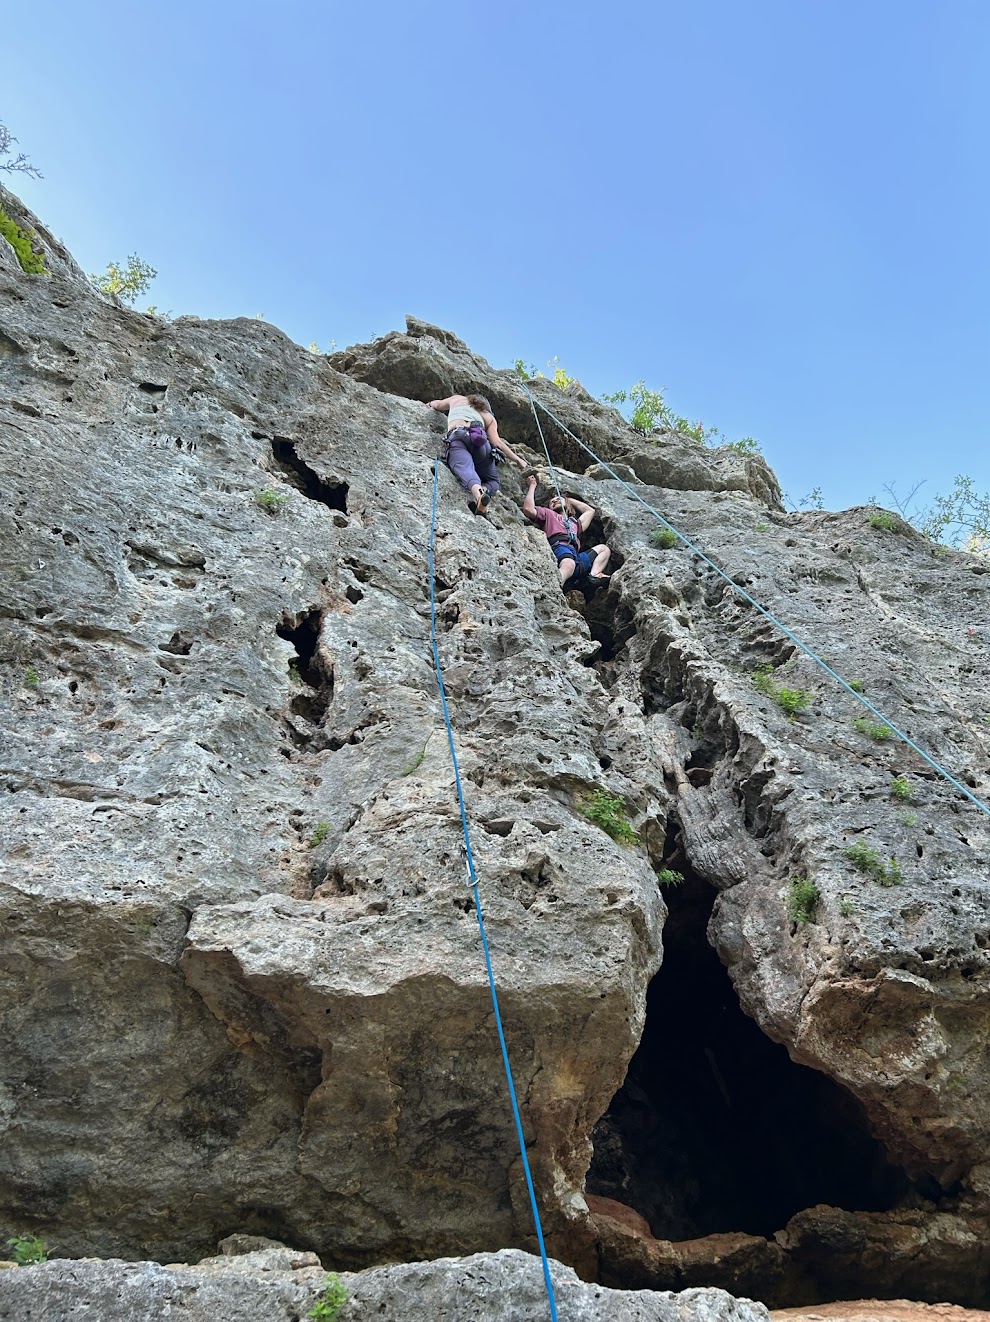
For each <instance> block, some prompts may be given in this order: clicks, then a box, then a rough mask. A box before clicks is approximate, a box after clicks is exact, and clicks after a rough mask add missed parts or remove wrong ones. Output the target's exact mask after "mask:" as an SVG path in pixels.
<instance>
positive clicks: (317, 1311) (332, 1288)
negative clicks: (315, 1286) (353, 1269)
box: [306, 1272, 350, 1322]
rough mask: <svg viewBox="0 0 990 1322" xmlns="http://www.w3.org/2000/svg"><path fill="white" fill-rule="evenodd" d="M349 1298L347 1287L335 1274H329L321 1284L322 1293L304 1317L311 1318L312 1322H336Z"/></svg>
mask: <svg viewBox="0 0 990 1322" xmlns="http://www.w3.org/2000/svg"><path fill="white" fill-rule="evenodd" d="M349 1298H350V1295H349V1294H348V1291H347V1286H346V1285H345V1284H344V1282H343V1281H342V1280H341V1279H340V1277H339V1276H337V1275H336V1273H334V1272H330V1273H328V1275H327V1277H326V1279H325V1280H324V1282H323V1293H322V1294H321V1295H320V1297H319V1299H317V1301H316V1303H315V1304H314V1305H313V1307H312V1308H311V1309H310V1310H309V1312H308V1313H307V1314H306V1316H307V1317H311V1318H313V1322H336V1319H337V1318H338V1317H339V1316H340V1310H341V1309H342V1308H343V1307H344V1305H345V1304H346V1303H347V1301H348V1299H349Z"/></svg>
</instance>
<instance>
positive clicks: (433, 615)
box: [429, 460, 557, 1322]
mask: <svg viewBox="0 0 990 1322" xmlns="http://www.w3.org/2000/svg"><path fill="white" fill-rule="evenodd" d="M439 485H440V464H439V461H438V460H435V461H434V464H433V508H432V512H431V515H430V556H429V566H430V645H431V648H432V652H433V669H434V670H435V671H436V676H437V685H438V686H439V689H440V707H441V710H442V711H443V720H444V725H445V726H446V727H447V743H448V745H449V747H450V760H451V762H452V763H453V765H454V786H455V788H456V790H457V803H458V806H459V808H460V813H461V831H462V832H463V835H464V858H465V862H466V865H467V884H468V886H469V887H470V889H471V891H472V892H473V896H474V911H475V913H476V914H477V915H478V930H479V932H480V933H481V948H482V950H483V951H484V954H485V970H486V972H487V974H488V989H489V991H490V992H491V998H492V1010H493V1012H494V1015H495V1027H496V1029H497V1031H498V1041H499V1046H500V1047H501V1049H502V1065H503V1068H504V1070H505V1080H506V1083H507V1085H508V1089H509V1101H510V1102H511V1104H512V1117H513V1120H514V1121H515V1126H516V1135H517V1137H518V1139H519V1153H520V1156H521V1157H522V1167H523V1172H524V1174H525V1176H526V1188H527V1190H528V1192H529V1204H530V1207H531V1209H532V1212H533V1224H534V1226H535V1227H536V1241H537V1243H538V1244H539V1246H540V1260H541V1261H542V1263H543V1282H544V1284H545V1286H546V1291H547V1300H548V1301H549V1304H550V1319H551V1322H557V1302H556V1299H555V1298H554V1292H553V1281H552V1280H551V1279H550V1263H549V1261H548V1259H547V1250H546V1245H545V1244H544V1242H543V1225H542V1223H541V1221H540V1212H539V1208H538V1207H537V1205H536V1191H535V1189H534V1188H533V1176H532V1174H531V1172H530V1169H529V1158H528V1156H527V1155H526V1139H525V1137H524V1135H523V1127H522V1116H521V1115H520V1114H519V1103H518V1101H517V1100H516V1088H515V1084H514V1083H513V1081H512V1069H511V1067H510V1065H509V1048H508V1046H507V1045H506V1041H505V1031H504V1029H503V1028H502V1015H501V1012H500V1010H499V1005H498V992H497V991H496V989H495V973H494V971H493V969H492V957H491V951H490V950H489V947H488V934H487V932H486V931H485V920H484V915H483V914H482V912H481V896H480V895H479V893H478V874H477V872H476V870H475V866H474V853H473V851H472V849H471V832H470V830H469V829H468V820H467V809H466V807H465V804H464V791H463V789H462V787H461V773H460V767H459V766H458V762H457V752H456V750H455V748H454V731H453V727H452V726H451V723H450V711H449V709H448V707H447V690H446V688H445V687H444V682H443V672H442V670H441V668H440V650H439V648H438V646H437V603H436V574H435V567H434V566H435V546H436V532H437V492H438V490H439Z"/></svg>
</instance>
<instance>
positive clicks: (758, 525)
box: [753, 523, 770, 532]
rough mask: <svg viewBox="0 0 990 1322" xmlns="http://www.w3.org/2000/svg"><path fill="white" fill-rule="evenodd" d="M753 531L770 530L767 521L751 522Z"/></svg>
mask: <svg viewBox="0 0 990 1322" xmlns="http://www.w3.org/2000/svg"><path fill="white" fill-rule="evenodd" d="M753 531H754V532H769V531H770V525H769V523H754V524H753Z"/></svg>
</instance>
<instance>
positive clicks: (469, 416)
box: [428, 395, 526, 514]
mask: <svg viewBox="0 0 990 1322" xmlns="http://www.w3.org/2000/svg"><path fill="white" fill-rule="evenodd" d="M428 407H429V408H431V409H436V410H437V411H438V412H440V413H446V415H447V453H446V455H445V456H444V458H445V459H446V461H447V464H448V466H449V468H450V471H451V472H452V473H453V474H454V476H455V477H456V478H457V480H458V482H460V484H461V486H462V487H463V488H464V489H465V491H470V493H471V501H470V503H469V505H468V509H469V510H470V511H471V513H472V514H487V513H488V507H489V506H490V505H491V502H492V497H493V496H494V495H495V493H496V491H498V489H499V485H500V483H499V480H498V469H497V468H496V466H495V456H494V454H493V453H492V450H493V448H494V449H495V450H499V451H501V453H502V454H504V455H505V456H506V458H508V459H511V460H512V462H513V463H514V464H516V465H517V466H518V467H519V468H525V467H526V461H525V460H524V459H520V458H519V456H518V455H517V454H516V452H515V451H514V450H513V449H512V447H511V446H509V445H507V444H506V442H505V441H503V440H502V438H501V436H499V434H498V423H497V422H496V421H495V416H494V414H493V413H492V406H491V404H489V402H488V400H487V399H485V397H484V395H451V396H450V398H449V399H431V400H430V403H429V405H428Z"/></svg>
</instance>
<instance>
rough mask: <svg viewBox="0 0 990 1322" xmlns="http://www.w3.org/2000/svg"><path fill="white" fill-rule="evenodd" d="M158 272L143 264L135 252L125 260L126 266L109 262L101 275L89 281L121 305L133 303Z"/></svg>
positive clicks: (91, 277)
mask: <svg viewBox="0 0 990 1322" xmlns="http://www.w3.org/2000/svg"><path fill="white" fill-rule="evenodd" d="M157 274H158V272H157V271H156V270H155V268H154V267H153V266H149V265H148V263H147V262H143V261H142V260H141V258H140V257H139V256H138V255H137V253H136V252H132V253H131V255H130V256H129V257H128V259H127V265H126V266H121V265H120V264H119V263H117V262H109V263H108V264H107V269H106V270H105V271H104V272H103V274H102V275H91V276H90V277H89V278H90V281H91V282H92V283H93V284H94V285H95V286H96V288H97V289H99V290H102V292H103V293H104V294H115V295H116V296H117V298H119V299H120V300H121V302H123V303H133V302H134V300H135V299H136V298H137V296H138V294H143V293H144V292H145V290H146V289H147V288H148V286H149V285H150V284H151V282H152V280H154V278H155V276H156V275H157Z"/></svg>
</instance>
